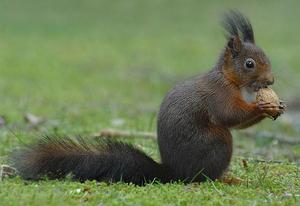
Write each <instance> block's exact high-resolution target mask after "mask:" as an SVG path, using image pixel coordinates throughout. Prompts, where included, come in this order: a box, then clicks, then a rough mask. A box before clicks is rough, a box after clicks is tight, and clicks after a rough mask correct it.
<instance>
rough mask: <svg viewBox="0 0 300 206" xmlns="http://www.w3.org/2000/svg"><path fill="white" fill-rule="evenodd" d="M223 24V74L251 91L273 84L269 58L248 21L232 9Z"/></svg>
mask: <svg viewBox="0 0 300 206" xmlns="http://www.w3.org/2000/svg"><path fill="white" fill-rule="evenodd" d="M223 26H224V28H225V30H226V31H227V33H228V36H227V37H228V38H227V39H228V42H227V45H226V48H225V53H224V57H223V59H224V62H223V68H222V70H223V72H224V74H225V77H226V78H227V79H228V80H229V81H231V82H232V83H234V84H235V85H237V86H238V87H240V88H242V87H248V88H252V89H253V90H254V91H258V90H259V89H260V88H263V87H267V86H268V85H271V84H273V83H274V76H273V74H272V70H271V64H270V61H269V59H268V57H267V56H266V55H265V53H264V52H263V51H262V50H261V49H260V48H259V47H257V46H256V45H255V41H254V34H253V30H252V26H251V24H250V21H249V20H248V19H247V18H246V17H245V16H243V15H242V14H241V13H240V12H237V11H231V12H230V13H228V14H227V15H226V16H225V18H224V21H223Z"/></svg>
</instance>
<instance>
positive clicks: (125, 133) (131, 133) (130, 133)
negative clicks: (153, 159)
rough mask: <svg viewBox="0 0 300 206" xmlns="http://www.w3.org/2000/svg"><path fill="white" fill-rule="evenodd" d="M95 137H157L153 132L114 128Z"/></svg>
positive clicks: (105, 130)
mask: <svg viewBox="0 0 300 206" xmlns="http://www.w3.org/2000/svg"><path fill="white" fill-rule="evenodd" d="M93 136H94V137H143V138H149V139H156V137H157V136H156V134H155V133H152V132H137V131H127V130H114V129H104V130H102V131H100V132H99V133H97V134H94V135H93Z"/></svg>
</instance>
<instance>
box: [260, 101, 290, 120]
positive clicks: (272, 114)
mask: <svg viewBox="0 0 300 206" xmlns="http://www.w3.org/2000/svg"><path fill="white" fill-rule="evenodd" d="M257 107H258V109H259V110H260V111H261V112H262V113H263V114H264V115H265V116H266V117H269V118H271V119H273V120H276V119H277V118H278V117H279V116H280V115H281V114H283V113H284V110H285V109H286V105H285V104H284V103H283V102H282V101H280V103H279V105H278V104H276V103H273V102H263V101H260V102H258V103H257Z"/></svg>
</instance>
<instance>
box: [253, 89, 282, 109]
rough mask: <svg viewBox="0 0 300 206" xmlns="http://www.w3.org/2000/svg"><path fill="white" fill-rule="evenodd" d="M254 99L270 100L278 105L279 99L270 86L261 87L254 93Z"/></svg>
mask: <svg viewBox="0 0 300 206" xmlns="http://www.w3.org/2000/svg"><path fill="white" fill-rule="evenodd" d="M256 101H257V102H259V101H264V102H271V103H275V104H277V105H280V101H279V98H278V96H277V94H276V93H275V92H274V91H273V90H272V89H271V88H262V89H260V90H258V92H257V95H256Z"/></svg>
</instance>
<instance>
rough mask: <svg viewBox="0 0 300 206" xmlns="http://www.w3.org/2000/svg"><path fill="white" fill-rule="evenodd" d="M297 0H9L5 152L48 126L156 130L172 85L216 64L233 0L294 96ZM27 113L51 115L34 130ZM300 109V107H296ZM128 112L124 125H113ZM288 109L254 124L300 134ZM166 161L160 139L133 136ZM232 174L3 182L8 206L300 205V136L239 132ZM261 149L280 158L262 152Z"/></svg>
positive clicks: (0, 62)
mask: <svg viewBox="0 0 300 206" xmlns="http://www.w3.org/2000/svg"><path fill="white" fill-rule="evenodd" d="M299 6H300V3H299V2H298V1H284V2H283V1H271V0H270V1H269V0H268V1H248V2H243V3H241V2H240V1H226V3H225V2H223V3H222V2H217V1H196V0H195V1H192V0H187V1H179V0H178V1H162V0H161V1H159V0H152V1H139V0H131V1H121V0H119V1H109V0H107V1H96V0H90V1H80V0H73V1H66V0H61V1H58V0H55V1H37V0H28V1H16V0H1V1H0V25H1V27H0V93H1V96H2V97H1V104H0V115H4V116H5V117H6V118H7V122H8V124H7V125H6V126H5V127H0V163H7V159H6V158H7V155H8V154H9V152H10V151H11V150H12V149H13V148H16V147H18V146H21V145H22V144H23V143H28V142H31V141H33V140H34V139H37V138H38V137H40V136H41V135H43V134H58V135H62V136H63V135H71V136H74V135H83V136H85V135H86V136H90V134H92V133H95V132H98V131H100V130H101V129H103V128H108V127H113V128H117V129H129V130H139V131H155V128H156V125H155V120H156V119H155V118H156V116H155V115H156V112H157V110H158V108H159V104H160V102H161V101H162V98H163V96H164V94H165V93H166V92H167V90H168V89H169V88H170V87H171V86H172V85H173V84H174V83H175V82H177V81H181V80H183V79H186V78H188V77H190V76H193V75H195V74H198V73H200V72H204V71H207V70H208V69H209V68H210V67H212V65H213V64H214V63H215V60H216V58H217V56H218V55H219V52H220V50H221V49H222V48H223V46H224V45H225V39H224V37H223V31H222V29H221V28H220V26H219V24H218V23H219V21H220V15H221V14H222V13H223V12H224V11H226V9H227V8H238V9H240V10H241V11H242V12H244V13H246V14H247V15H248V16H249V17H250V18H251V21H252V23H253V25H254V29H255V34H256V40H257V43H258V44H259V45H260V46H261V47H262V48H263V49H264V50H265V51H266V53H267V54H268V56H269V57H270V59H271V62H272V65H273V70H274V73H275V74H276V77H277V78H276V84H275V85H274V88H275V90H276V91H278V93H279V95H280V97H281V98H282V99H286V100H291V99H293V98H295V97H297V95H298V93H299V92H297V91H299V89H300V85H299V80H298V79H299V78H300V69H299V65H300V62H299V61H300V60H299V57H298V54H299V50H300V44H299V43H298V42H299V32H300V28H299V22H298V20H299V18H300V14H299V12H298V8H299ZM26 113H32V114H35V115H37V116H40V117H43V118H45V119H47V120H48V121H47V122H46V123H45V124H43V125H41V126H39V127H38V129H37V130H35V129H32V128H30V127H29V126H28V125H27V124H26V123H25V122H24V121H23V117H24V115H25V114H26ZM298 114H299V113H298ZM115 120H122V122H123V123H122V124H121V125H118V124H115V123H114V122H115ZM296 120H297V118H294V116H292V115H285V116H283V117H281V118H280V119H278V121H275V122H273V121H271V120H266V121H264V122H263V123H261V124H260V125H258V126H256V127H254V130H257V131H260V130H267V131H271V132H274V133H282V134H284V135H291V136H296V137H299V133H300V129H299V128H300V123H299V122H300V121H299V120H298V121H296ZM124 141H130V142H132V143H134V144H137V145H138V146H139V147H141V148H142V149H143V150H144V151H146V152H147V153H148V154H150V155H151V156H153V157H155V158H156V159H157V160H159V155H158V151H157V146H156V142H155V141H154V140H145V139H140V138H135V139H124ZM234 141H235V143H234V144H235V151H234V153H235V154H234V157H233V161H232V165H231V173H232V174H233V175H234V176H236V177H240V178H242V179H244V180H245V182H244V183H243V184H242V185H240V186H229V185H224V184H221V183H218V182H206V183H202V184H188V185H183V184H181V183H172V184H166V185H161V184H150V185H147V186H146V187H136V186H133V185H126V184H123V183H118V184H112V185H108V184H105V183H96V182H86V183H77V182H72V181H70V180H68V179H66V180H64V181H40V182H25V181H23V180H21V179H19V178H12V179H5V180H4V181H2V182H0V205H41V204H43V205H79V204H80V205H160V204H161V205H201V204H203V205H299V204H300V192H299V191H300V175H299V172H300V167H299V162H300V146H299V145H285V144H280V143H278V142H277V141H275V140H266V139H260V138H258V137H256V138H255V137H253V139H250V138H246V137H245V136H243V134H241V133H238V132H234ZM244 158H245V159H248V158H249V161H248V168H244V167H243V166H242V159H244ZM256 159H267V160H280V161H281V163H268V162H266V163H257V161H256Z"/></svg>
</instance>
